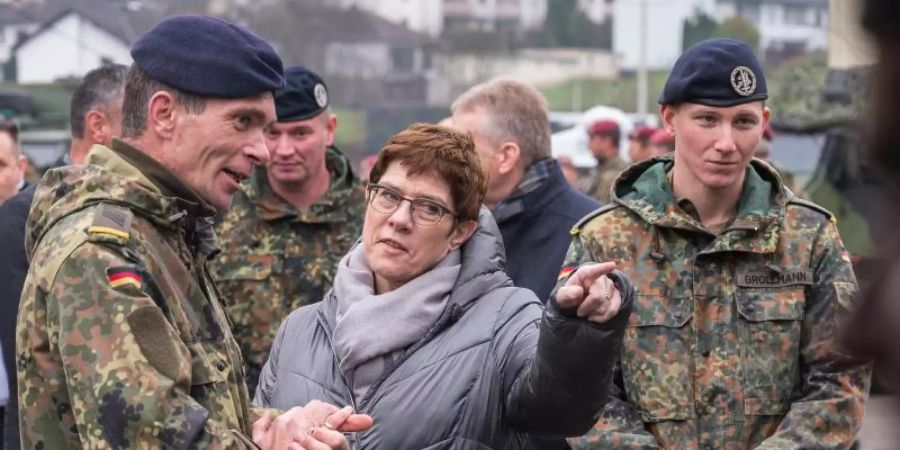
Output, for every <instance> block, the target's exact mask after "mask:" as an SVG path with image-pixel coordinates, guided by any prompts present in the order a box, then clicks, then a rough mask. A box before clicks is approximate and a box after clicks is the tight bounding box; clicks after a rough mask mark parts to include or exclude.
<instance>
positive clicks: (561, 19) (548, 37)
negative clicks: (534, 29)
mask: <svg viewBox="0 0 900 450" xmlns="http://www.w3.org/2000/svg"><path fill="white" fill-rule="evenodd" d="M535 40H536V41H537V42H536V44H538V45H541V46H544V47H588V48H605V49H609V48H612V24H611V23H610V21H609V20H607V21H606V22H604V23H602V24H596V23H594V22H593V21H591V19H590V18H589V17H588V16H587V14H585V13H584V11H583V10H582V9H581V8H580V7H579V5H578V0H554V1H551V2H547V17H546V18H545V19H544V29H543V30H542V31H541V32H540V33H539V34H538V36H537V37H536V39H535Z"/></svg>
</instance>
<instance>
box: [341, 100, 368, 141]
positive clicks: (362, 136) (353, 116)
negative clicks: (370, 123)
mask: <svg viewBox="0 0 900 450" xmlns="http://www.w3.org/2000/svg"><path fill="white" fill-rule="evenodd" d="M333 111H334V114H335V115H336V116H337V118H338V127H337V131H336V132H335V137H334V141H335V144H336V145H337V146H338V148H341V149H345V148H346V149H355V148H361V147H362V146H363V145H364V144H365V142H366V112H365V111H362V110H355V109H344V108H334V109H333Z"/></svg>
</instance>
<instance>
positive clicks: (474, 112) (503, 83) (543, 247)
mask: <svg viewBox="0 0 900 450" xmlns="http://www.w3.org/2000/svg"><path fill="white" fill-rule="evenodd" d="M451 109H452V112H453V116H452V118H453V119H452V124H453V127H455V128H457V129H458V130H461V131H464V132H467V133H470V134H471V135H472V139H474V141H475V149H476V150H477V151H478V155H479V157H480V158H481V161H482V163H483V164H484V166H485V168H486V170H487V174H488V191H487V194H486V195H485V197H484V203H485V205H487V207H488V208H490V209H491V210H492V211H493V213H494V218H495V219H496V221H497V224H498V225H499V226H500V233H502V234H503V242H504V244H505V247H506V261H507V269H508V272H509V276H510V278H512V280H513V283H515V284H516V286H519V287H525V288H528V289H531V290H532V291H534V293H535V294H536V295H537V297H538V298H539V299H542V300H546V299H547V298H549V296H550V291H551V290H552V289H553V287H554V286H555V285H556V274H557V272H558V271H559V265H560V264H561V263H562V259H563V257H564V256H565V253H566V246H568V245H569V229H570V228H571V227H572V225H573V224H574V223H575V222H576V221H578V219H580V218H581V217H583V216H584V215H585V214H587V213H589V212H591V211H593V210H594V209H596V208H597V206H598V204H597V203H596V202H595V201H593V200H591V199H590V198H588V197H587V196H585V195H583V194H581V193H579V192H576V191H575V190H574V189H573V188H572V187H571V186H569V183H567V182H566V179H565V178H564V177H563V173H562V170H561V169H560V166H559V164H558V163H557V162H556V160H554V159H553V158H552V157H551V153H550V121H549V119H548V115H547V114H548V111H547V101H546V99H544V97H543V96H542V95H541V94H540V93H539V92H538V91H537V90H536V89H534V88H532V87H530V86H528V85H525V84H522V83H519V82H517V81H513V80H508V79H503V78H497V79H494V80H490V81H488V82H486V83H482V84H479V85H476V86H473V87H472V88H470V89H469V90H468V91H467V92H465V93H463V94H462V95H461V96H460V97H459V98H457V99H456V100H455V101H454V102H453V104H452V106H451Z"/></svg>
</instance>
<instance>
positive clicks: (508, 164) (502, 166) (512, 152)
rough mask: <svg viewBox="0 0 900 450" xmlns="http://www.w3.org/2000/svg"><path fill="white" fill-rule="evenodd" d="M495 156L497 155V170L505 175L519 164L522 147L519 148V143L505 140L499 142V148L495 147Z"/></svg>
mask: <svg viewBox="0 0 900 450" xmlns="http://www.w3.org/2000/svg"><path fill="white" fill-rule="evenodd" d="M497 156H498V157H499V159H498V164H497V171H498V172H499V173H500V174H501V175H505V174H507V173H510V172H512V171H513V170H515V169H516V168H517V167H518V166H519V163H520V162H521V161H522V149H520V148H519V144H517V143H515V142H512V141H507V142H504V143H502V144H500V148H498V149H497Z"/></svg>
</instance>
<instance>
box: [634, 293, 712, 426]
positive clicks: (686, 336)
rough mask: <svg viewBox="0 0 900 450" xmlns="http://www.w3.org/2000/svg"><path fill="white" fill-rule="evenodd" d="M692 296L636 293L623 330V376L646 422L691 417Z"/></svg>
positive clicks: (692, 411) (692, 412) (692, 415)
mask: <svg viewBox="0 0 900 450" xmlns="http://www.w3.org/2000/svg"><path fill="white" fill-rule="evenodd" d="M692 314H693V305H692V303H691V299H690V298H667V297H663V296H659V295H646V294H640V293H638V294H637V295H636V297H635V305H634V309H633V311H632V313H631V317H630V318H629V323H628V328H627V329H626V331H625V343H624V346H623V348H622V355H621V361H622V375H623V377H624V381H625V390H626V393H627V395H628V398H629V399H630V400H631V401H632V402H633V403H634V404H635V405H636V406H637V408H638V410H639V412H640V414H641V418H642V419H643V420H644V421H645V422H661V421H666V420H684V419H689V418H692V417H694V409H693V403H692V401H691V398H692V388H691V386H692V384H691V356H690V355H691V329H690V326H688V323H689V322H690V320H691V316H692Z"/></svg>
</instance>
